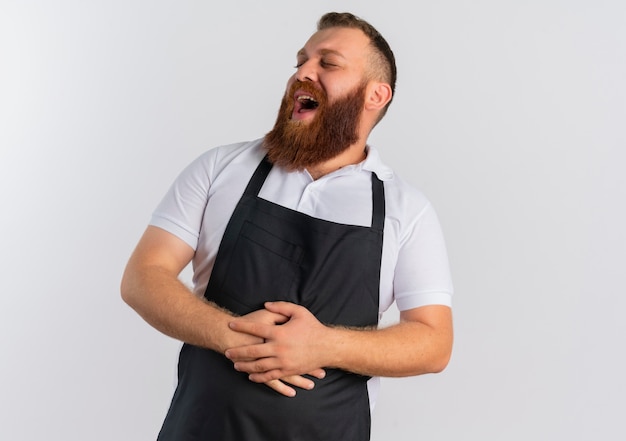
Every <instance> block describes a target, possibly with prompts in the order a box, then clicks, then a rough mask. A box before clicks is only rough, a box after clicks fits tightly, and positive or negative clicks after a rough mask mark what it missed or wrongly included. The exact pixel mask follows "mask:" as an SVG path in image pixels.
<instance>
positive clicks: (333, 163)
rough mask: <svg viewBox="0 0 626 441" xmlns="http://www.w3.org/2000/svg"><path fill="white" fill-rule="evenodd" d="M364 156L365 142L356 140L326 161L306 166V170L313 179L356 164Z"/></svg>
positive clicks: (365, 154)
mask: <svg viewBox="0 0 626 441" xmlns="http://www.w3.org/2000/svg"><path fill="white" fill-rule="evenodd" d="M366 157H367V153H366V152H365V142H358V143H356V144H353V145H351V146H350V147H348V148H347V149H346V150H345V151H343V152H342V153H340V154H339V155H337V156H335V157H334V158H332V159H329V160H328V161H324V162H321V163H319V164H315V165H313V166H311V167H307V171H308V172H309V174H310V175H311V177H312V178H313V179H314V180H317V179H319V178H321V177H322V176H325V175H327V174H330V173H332V172H334V171H337V170H339V169H340V168H343V167H345V166H347V165H353V164H358V163H359V162H361V161H363V160H364V159H365V158H366Z"/></svg>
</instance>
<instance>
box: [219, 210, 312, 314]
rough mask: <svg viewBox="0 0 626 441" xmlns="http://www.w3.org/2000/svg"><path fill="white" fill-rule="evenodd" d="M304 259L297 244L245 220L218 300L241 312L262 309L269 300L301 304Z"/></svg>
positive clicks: (245, 312) (234, 310)
mask: <svg viewBox="0 0 626 441" xmlns="http://www.w3.org/2000/svg"><path fill="white" fill-rule="evenodd" d="M301 258H302V248H301V247H299V246H298V245H295V244H292V243H290V242H287V241H285V240H284V239H281V238H279V237H277V236H276V235H274V234H272V233H271V232H269V231H267V230H265V229H263V228H260V227H258V226H256V225H254V224H252V223H250V222H245V223H244V225H243V227H242V229H241V233H240V234H239V237H238V238H237V243H236V245H235V247H234V249H233V254H232V256H231V260H230V264H229V267H228V270H227V272H226V275H225V280H223V283H222V284H221V292H222V293H223V294H224V295H223V296H220V297H222V299H221V300H222V301H221V302H220V301H218V303H221V304H222V305H223V306H225V307H226V308H228V309H230V310H232V311H233V312H236V313H238V314H247V313H248V312H252V311H256V310H257V309H261V308H263V303H264V302H266V301H278V300H284V301H289V302H294V303H298V296H297V293H296V285H297V284H296V281H297V279H298V268H299V262H300V260H301ZM242 307H243V309H242Z"/></svg>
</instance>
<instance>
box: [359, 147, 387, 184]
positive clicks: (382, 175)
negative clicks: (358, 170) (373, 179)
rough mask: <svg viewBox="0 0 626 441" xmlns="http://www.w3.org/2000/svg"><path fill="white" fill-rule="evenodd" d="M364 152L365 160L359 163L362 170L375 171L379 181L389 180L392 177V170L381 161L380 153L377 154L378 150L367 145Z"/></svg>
mask: <svg viewBox="0 0 626 441" xmlns="http://www.w3.org/2000/svg"><path fill="white" fill-rule="evenodd" d="M366 152H367V157H366V158H365V161H363V162H362V163H361V166H362V168H363V170H367V171H370V172H373V173H376V176H378V179H380V180H381V181H389V180H391V179H393V170H391V168H389V167H388V166H386V165H385V164H384V163H383V161H382V159H380V155H379V154H378V150H376V148H374V147H372V146H370V145H367V146H366Z"/></svg>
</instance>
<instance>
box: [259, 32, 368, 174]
mask: <svg viewBox="0 0 626 441" xmlns="http://www.w3.org/2000/svg"><path fill="white" fill-rule="evenodd" d="M369 50H370V49H369V41H368V39H367V37H366V36H365V35H364V34H363V33H362V32H361V31H360V30H357V29H347V28H330V29H325V30H323V31H319V32H317V33H316V34H314V35H313V36H312V37H311V39H310V40H309V41H308V42H307V43H306V45H305V46H304V48H302V49H301V50H300V51H299V52H298V61H297V69H298V70H297V72H296V73H295V74H294V75H293V76H292V77H291V78H290V79H289V82H288V84H287V86H288V87H287V92H286V94H285V96H284V98H283V101H282V104H281V108H280V111H279V115H278V119H277V121H276V125H275V126H274V129H273V130H272V131H271V132H270V133H268V134H267V136H266V138H265V145H266V148H267V150H268V154H269V157H270V160H272V162H274V163H276V164H279V165H281V166H284V167H286V168H288V169H302V168H306V167H308V166H311V165H315V164H318V163H320V162H323V161H326V160H328V159H331V158H333V157H335V156H336V155H338V154H339V153H341V152H343V151H344V150H345V149H347V148H348V147H350V145H352V144H354V143H355V142H357V141H358V139H359V123H360V120H361V115H362V111H363V106H364V102H365V91H366V86H367V81H366V80H365V77H366V76H365V67H366V59H367V54H368V53H369Z"/></svg>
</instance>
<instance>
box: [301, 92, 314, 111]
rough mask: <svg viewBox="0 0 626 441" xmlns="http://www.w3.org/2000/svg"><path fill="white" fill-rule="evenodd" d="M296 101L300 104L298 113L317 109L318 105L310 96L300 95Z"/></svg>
mask: <svg viewBox="0 0 626 441" xmlns="http://www.w3.org/2000/svg"><path fill="white" fill-rule="evenodd" d="M297 101H298V102H299V103H300V109H299V110H298V112H302V111H305V112H306V111H307V110H314V109H317V106H319V103H318V102H317V101H316V100H315V98H313V97H312V96H310V95H300V96H299V97H298V98H297Z"/></svg>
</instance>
